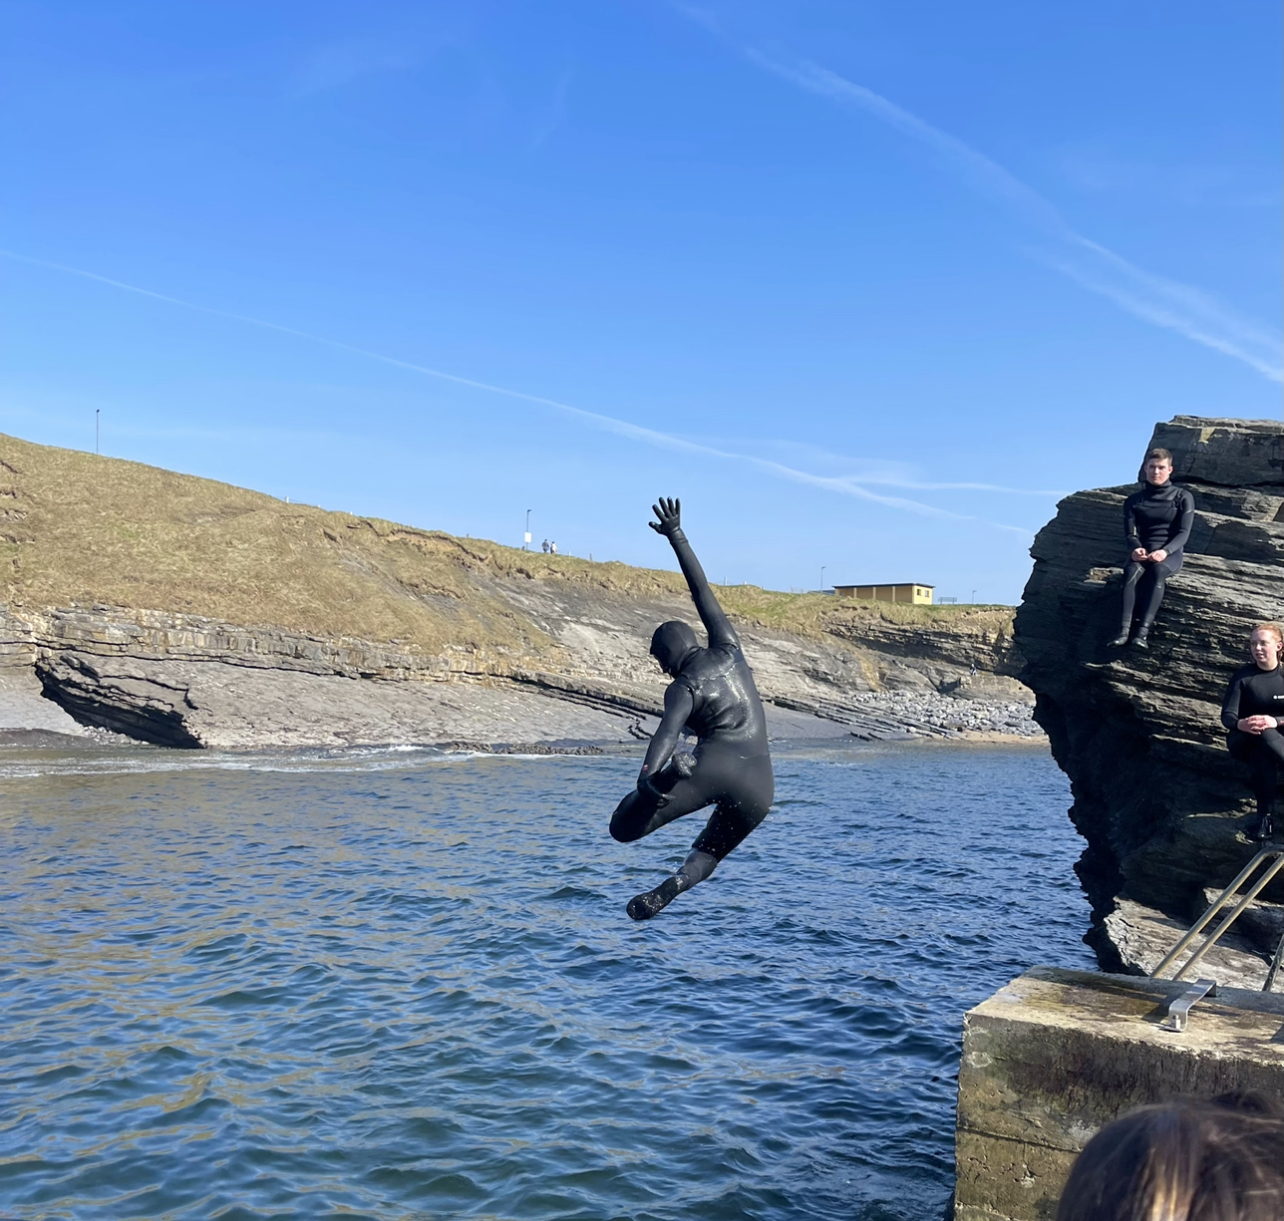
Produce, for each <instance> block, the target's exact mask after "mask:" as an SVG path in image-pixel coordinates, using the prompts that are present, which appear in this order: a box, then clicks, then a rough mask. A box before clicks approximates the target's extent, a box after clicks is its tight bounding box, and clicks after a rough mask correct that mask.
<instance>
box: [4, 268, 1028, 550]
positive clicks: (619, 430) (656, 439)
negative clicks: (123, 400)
mask: <svg viewBox="0 0 1284 1221" xmlns="http://www.w3.org/2000/svg"><path fill="white" fill-rule="evenodd" d="M0 257H2V258H7V259H14V260H17V261H18V262H22V263H27V264H29V265H31V266H34V267H44V268H47V269H49V270H52V271H60V272H64V273H65V274H67V275H73V276H79V277H81V278H82V279H86V280H93V281H95V282H96V283H98V284H106V285H109V286H110V287H112V288H117V289H120V290H121V291H122V292H128V293H135V294H137V295H138V296H141V297H148V298H150V299H151V300H154V301H163V302H165V303H166V304H169V305H176V306H179V307H180V308H182V309H187V310H194V311H196V312H197V313H201V314H207V315H210V316H212V317H215V318H228V319H231V320H232V321H234V322H241V323H245V324H246V325H247V326H255V327H262V328H263V329H265V330H269V331H275V332H277V333H278V334H281V335H289V336H291V337H293V338H295V339H303V340H306V341H307V342H309V343H317V344H321V345H323V346H325V347H328V348H333V349H335V350H336V351H340V352H350V353H352V354H353V355H355V356H362V357H365V358H366V359H367V360H374V361H378V362H379V363H380V364H385V365H391V366H392V367H393V368H396V369H405V370H407V371H409V372H412V373H421V374H423V375H424V376H425V377H432V378H436V379H437V380H439V381H445V382H451V383H453V384H454V385H457V386H466V387H468V388H469V389H472V390H480V391H483V392H485V393H487V394H497V395H502V396H503V397H505V398H511V399H519V400H521V401H522V402H526V403H536V404H538V405H539V406H542V407H548V408H551V409H553V410H554V411H558V412H561V413H563V414H565V415H567V416H569V417H571V418H572V419H575V420H578V421H580V422H581V423H583V424H586V425H588V426H590V427H593V428H596V429H599V430H601V431H603V432H609V433H614V434H615V435H616V436H620V437H625V438H627V439H629V440H632V441H640V442H643V443H644V444H647V445H651V446H655V447H658V448H662V449H670V450H676V451H679V452H682V453H688V454H699V455H702V456H705V457H711V458H719V459H722V460H724V461H728V462H737V463H742V464H745V465H748V466H750V467H753V468H754V469H757V470H760V471H764V472H765V473H767V474H770V475H774V476H776V477H777V478H780V479H786V480H789V481H790V482H793V483H800V484H806V485H808V486H810V487H816V488H823V489H824V490H825V491H829V492H835V493H837V494H839V495H842V496H849V497H852V498H854V499H857V500H864V501H869V502H871V503H873V504H880V505H884V506H886V507H888V508H892V509H900V510H903V511H905V512H909V513H916V514H921V515H923V516H927V517H938V518H952V519H954V520H956V521H974V522H978V523H980V524H982V525H986V526H989V527H992V528H994V529H996V530H1003V531H1006V532H1009V533H1013V534H1018V535H1020V536H1021V537H1022V538H1026V539H1028V538H1030V537H1031V531H1029V530H1026V529H1024V528H1023V527H1020V526H1009V525H1005V524H1003V523H1002V522H994V521H989V520H987V519H985V518H981V517H975V516H972V515H970V514H966V513H955V512H951V511H950V510H947V509H940V508H937V507H936V506H935V505H929V504H925V503H923V502H922V501H917V500H910V499H908V498H906V497H902V496H885V495H883V494H882V493H880V492H875V491H872V490H871V489H870V488H868V487H866V486H865V483H866V482H874V481H873V480H867V481H858V480H856V479H854V478H853V477H851V476H849V475H821V474H816V473H815V472H812V471H806V470H802V469H801V468H798V467H793V466H789V465H787V464H786V463H783V462H777V461H775V460H774V459H771V458H762V457H759V456H757V455H755V454H747V453H742V452H739V451H737V450H733V449H729V448H726V447H723V446H719V445H709V444H706V443H704V442H700V441H691V440H688V439H687V438H685V437H680V436H677V435H676V434H674V433H668V432H661V431H659V430H657V429H654V428H646V427H643V426H642V425H640V424H633V423H630V422H629V421H628V420H621V419H618V418H616V417H615V416H609V415H603V414H602V413H601V412H596V411H586V410H585V409H584V408H582V407H573V406H571V405H570V404H569V403H561V402H558V401H557V400H556V399H551V398H546V397H545V396H544V395H540V394H530V393H528V392H527V391H525V390H513V389H510V388H509V387H507V386H496V385H492V384H491V383H489V382H483V381H478V380H476V379H475V378H471V377H461V376H460V375H459V374H457V373H447V372H445V371H444V370H441V369H433V368H430V367H429V366H427V365H421V364H416V363H415V362H414V361H409V360H401V359H399V358H398V357H396V356H388V355H386V354H385V353H383V352H375V351H372V350H371V349H369V348H361V347H357V346H356V345H355V344H351V343H344V342H343V341H342V340H339V339H330V338H328V337H326V336H324V335H315V334H313V333H312V332H310V331H301V330H298V329H297V328H296V327H291V326H283V325H282V324H281V323H279V322H269V321H268V320H267V319H264V318H255V317H253V316H252V315H249V314H239V313H234V312H232V311H231V310H222V309H215V308H213V307H212V306H208V305H199V304H197V303H196V302H194V301H185V300H183V299H182V298H181V297H173V296H170V295H169V294H168V293H160V292H155V291H154V290H152V289H150V288H140V287H139V286H138V285H136V284H128V283H126V282H125V281H123V280H116V279H112V278H111V277H110V276H103V275H99V274H98V273H97V272H93V271H86V270H84V269H83V268H80V267H69V266H68V265H67V264H65V263H54V262H50V261H49V260H47V259H37V258H32V257H31V256H29V255H25V254H19V253H18V252H17V251H13V250H0ZM928 486H931V485H928ZM942 486H948V485H942Z"/></svg>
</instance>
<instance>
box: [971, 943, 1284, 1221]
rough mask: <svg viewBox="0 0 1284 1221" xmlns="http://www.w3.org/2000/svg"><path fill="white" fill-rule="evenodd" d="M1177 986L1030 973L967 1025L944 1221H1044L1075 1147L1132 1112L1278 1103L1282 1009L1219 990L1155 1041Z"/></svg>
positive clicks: (1271, 1000) (1283, 1066)
mask: <svg viewBox="0 0 1284 1221" xmlns="http://www.w3.org/2000/svg"><path fill="white" fill-rule="evenodd" d="M1189 986H1190V985H1189V983H1188V982H1186V981H1183V982H1181V983H1172V982H1170V981H1167V980H1154V979H1146V978H1142V977H1138V976H1132V975H1104V974H1095V973H1093V972H1089V971H1062V970H1058V969H1056V968H1053V967H1034V968H1032V969H1031V970H1029V971H1027V972H1026V973H1025V974H1024V975H1022V976H1020V977H1018V978H1017V979H1015V980H1013V981H1012V982H1011V983H1010V984H1008V985H1007V986H1006V987H1004V988H1001V989H1000V990H999V991H998V992H996V993H995V994H994V995H993V996H992V997H990V998H989V999H988V1000H986V1001H983V1002H982V1003H981V1004H979V1005H977V1006H976V1008H975V1009H972V1010H970V1011H969V1012H968V1013H967V1014H966V1015H965V1017H964V1019H963V1058H962V1062H961V1064H960V1066H959V1107H958V1130H957V1134H956V1141H955V1157H956V1168H957V1176H958V1177H957V1187H956V1191H955V1213H954V1215H955V1219H956V1221H1050V1219H1051V1218H1052V1217H1053V1216H1054V1215H1055V1213H1056V1208H1057V1201H1058V1200H1059V1199H1060V1196H1061V1188H1062V1186H1063V1185H1064V1183H1065V1180H1066V1176H1067V1175H1068V1174H1069V1172H1070V1167H1071V1166H1072V1165H1073V1164H1074V1160H1075V1158H1076V1157H1077V1156H1078V1153H1079V1151H1080V1150H1081V1149H1082V1148H1083V1146H1084V1144H1085V1143H1087V1141H1088V1139H1089V1138H1090V1137H1091V1136H1092V1135H1093V1133H1095V1132H1096V1131H1097V1129H1098V1128H1100V1127H1101V1126H1102V1125H1103V1124H1106V1123H1108V1122H1109V1121H1110V1120H1112V1119H1115V1118H1117V1117H1118V1116H1120V1115H1122V1114H1125V1113H1126V1112H1128V1111H1130V1110H1131V1109H1132V1108H1133V1107H1136V1106H1141V1105H1142V1104H1144V1103H1151V1102H1165V1101H1167V1100H1169V1099H1171V1098H1175V1097H1179V1096H1195V1097H1211V1096H1213V1095H1216V1094H1221V1093H1225V1092H1226V1091H1228V1090H1257V1091H1260V1092H1262V1093H1265V1094H1268V1095H1271V1096H1273V1097H1276V1098H1280V1099H1281V1100H1284V995H1280V994H1271V995H1265V994H1263V993H1260V992H1246V991H1243V990H1241V989H1234V988H1227V989H1220V990H1219V991H1218V994H1217V996H1216V997H1215V998H1206V999H1204V1000H1202V1001H1200V1002H1198V1003H1197V1004H1196V1005H1195V1006H1194V1008H1193V1009H1192V1010H1191V1012H1190V1018H1189V1023H1188V1025H1187V1028H1186V1030H1185V1031H1184V1032H1182V1033H1180V1034H1177V1033H1174V1032H1171V1031H1168V1030H1165V1029H1162V1028H1161V1027H1160V1022H1161V1021H1163V1019H1164V1018H1165V1017H1166V1016H1167V1013H1168V1006H1169V1004H1170V1003H1171V1002H1172V1001H1174V1000H1176V999H1177V998H1178V997H1179V996H1181V995H1182V993H1184V992H1185V991H1186V989H1187V988H1188V987H1189Z"/></svg>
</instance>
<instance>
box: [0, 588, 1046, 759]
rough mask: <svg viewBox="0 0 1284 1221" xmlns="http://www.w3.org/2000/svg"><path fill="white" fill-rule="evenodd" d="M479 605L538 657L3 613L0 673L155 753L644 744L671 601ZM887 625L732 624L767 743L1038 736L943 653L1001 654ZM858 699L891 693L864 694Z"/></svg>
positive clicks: (180, 617) (142, 616)
mask: <svg viewBox="0 0 1284 1221" xmlns="http://www.w3.org/2000/svg"><path fill="white" fill-rule="evenodd" d="M495 592H497V598H496V600H498V599H499V598H501V597H502V598H504V599H506V600H508V601H510V602H511V604H512V605H513V606H514V607H515V609H517V610H520V611H521V612H522V613H524V614H525V615H527V616H529V617H530V618H531V620H532V621H533V622H534V623H536V624H537V626H538V629H539V631H540V632H542V633H544V634H546V635H547V637H548V638H549V639H550V640H551V641H553V642H554V648H553V649H546V650H545V651H544V652H543V653H539V654H534V653H532V654H519V653H514V652H512V651H506V650H503V649H479V648H471V649H465V648H454V647H447V648H446V649H445V650H443V651H442V652H440V653H428V652H426V651H424V650H422V649H420V648H416V647H414V646H412V645H406V644H404V643H402V644H396V643H376V642H372V641H368V640H358V639H353V638H348V637H340V638H335V637H325V636H316V635H308V634H304V633H300V632H291V631H288V630H286V629H284V628H280V627H273V626H259V627H246V626H243V625H237V624H232V623H227V622H224V621H222V620H218V619H212V618H208V617H202V616H196V615H184V614H175V613H171V612H165V611H155V610H131V609H128V608H124V607H113V606H108V605H103V604H98V605H89V606H84V605H80V606H72V607H61V608H53V609H51V610H47V611H42V612H30V611H25V612H23V613H22V614H17V613H13V612H10V613H8V614H2V613H0V664H3V665H6V666H7V667H8V668H9V669H10V670H12V671H13V672H14V673H15V674H16V673H18V672H19V671H21V670H24V669H25V670H27V672H28V673H34V675H35V676H36V678H38V680H39V682H40V683H41V684H43V689H44V693H45V695H46V697H47V699H48V700H49V701H52V702H53V703H54V704H56V705H58V706H59V707H60V708H61V709H62V710H64V712H65V713H69V714H70V715H71V717H73V718H75V722H76V723H79V724H80V725H82V726H91V727H95V728H97V729H104V730H108V731H111V732H113V733H117V734H124V735H126V736H128V737H131V738H134V739H136V740H140V741H144V742H151V743H154V744H157V745H161V746H176V747H222V748H240V747H252V748H263V747H309V746H320V747H333V746H364V745H381V744H385V743H416V744H441V743H461V744H462V743H467V744H470V745H496V744H539V743H544V744H553V743H578V744H584V743H597V744H609V743H620V742H632V741H637V740H643V739H645V738H646V737H647V736H649V734H650V732H652V731H653V729H654V727H655V724H656V719H657V717H658V715H659V713H660V712H661V710H662V707H663V692H664V684H665V681H666V680H665V679H664V676H663V675H662V674H661V673H660V672H659V670H658V668H657V667H656V666H655V664H654V662H652V661H651V659H650V658H649V657H648V656H647V652H646V646H647V641H648V640H649V637H650V632H651V629H652V627H653V625H654V624H655V623H656V622H659V621H662V620H664V619H669V618H673V617H675V615H678V614H681V613H682V612H683V611H684V610H685V609H686V607H684V605H683V604H682V603H681V601H680V600H678V599H676V598H674V599H670V600H669V601H667V602H665V601H659V600H656V599H639V598H631V599H629V598H618V597H617V598H608V597H604V596H602V595H601V594H598V595H597V596H591V595H590V594H589V593H585V592H584V591H582V590H577V589H575V588H574V587H569V586H566V585H556V584H552V583H549V584H547V585H543V586H541V585H540V584H538V583H535V582H527V583H526V585H525V586H519V587H514V588H511V589H510V588H509V587H507V586H506V585H504V584H503V583H500V582H496V583H495ZM895 626H896V625H887V626H886V627H884V628H883V630H882V635H881V636H880V637H879V644H880V645H881V648H880V649H879V650H871V649H869V648H861V647H860V646H859V645H856V644H855V643H854V642H849V639H848V638H847V637H842V636H835V637H834V638H833V639H823V638H822V639H817V638H814V637H813V638H804V637H801V636H798V635H794V634H791V633H788V632H782V631H771V630H767V629H762V628H759V627H751V626H748V625H745V626H743V627H742V629H741V630H742V635H743V639H744V642H745V648H746V651H747V652H748V653H749V655H750V656H751V657H752V658H753V665H754V669H755V673H756V675H757V680H758V685H759V688H760V690H761V692H762V695H763V698H764V700H765V701H766V702H767V712H768V724H769V729H770V732H771V734H772V736H773V738H777V739H779V738H808V739H814V738H839V737H851V736H855V737H858V738H864V739H871V738H875V739H885V738H903V737H906V736H920V737H939V738H952V737H973V738H975V737H980V738H983V739H984V738H987V737H990V736H993V735H996V734H997V735H1000V736H1003V737H1005V738H1007V737H1026V736H1029V735H1031V734H1035V735H1039V731H1038V729H1037V727H1036V726H1035V725H1034V724H1033V722H1032V721H1031V720H1030V707H1029V703H1028V699H1029V696H1028V693H1027V692H1025V690H1024V688H1020V687H1019V685H1018V684H1017V683H1016V681H1015V680H1014V679H1012V678H1010V677H1006V676H1004V675H1001V674H995V673H994V672H993V670H992V669H991V670H989V671H988V672H987V671H986V670H983V669H981V668H980V667H979V666H978V667H977V672H976V673H975V674H969V673H968V672H967V671H966V670H964V669H963V667H962V665H961V664H960V662H959V661H957V660H953V659H952V658H951V656H950V654H949V650H950V649H951V647H952V648H953V649H954V652H955V653H956V654H957V655H958V656H959V657H964V658H970V657H975V658H976V661H979V662H981V663H983V664H984V663H987V662H988V664H989V666H991V667H994V666H996V665H998V664H1001V663H1003V662H1006V661H1007V660H1008V659H1009V658H1010V657H1011V656H1012V654H1011V649H1010V639H1008V638H1005V639H1004V640H1002V641H998V642H997V644H998V647H997V648H996V647H995V646H996V641H995V640H994V639H992V638H991V637H992V636H994V635H996V634H994V633H991V634H989V635H987V634H985V633H982V632H976V631H967V630H963V631H958V632H956V633H955V637H956V639H955V641H954V643H953V645H952V646H951V642H950V638H949V633H948V632H945V631H938V632H936V633H935V634H934V635H933V637H932V638H930V639H924V640H920V639H919V636H920V635H921V634H922V633H921V632H919V629H917V628H915V627H914V626H913V625H909V627H908V628H907V630H906V631H905V633H904V636H905V638H904V639H898V638H897V636H896V634H895V630H894V629H895ZM986 650H989V652H988V653H987V652H986ZM924 654H926V655H924ZM972 664H973V665H975V664H976V662H975V661H974V662H973V663H972ZM889 675H890V676H892V677H894V678H896V680H897V681H896V682H888V681H887V680H888V676H889ZM874 683H877V684H879V685H880V686H883V685H885V686H886V687H890V688H891V689H890V690H887V689H885V690H882V691H878V690H871V686H872V685H873V684H874ZM3 695H4V691H3V690H0V697H3ZM1014 695H1015V696H1024V699H1022V698H1014ZM0 702H2V700H0ZM2 711H3V709H2V707H0V712H2ZM52 711H54V709H52V708H51V712H52ZM42 724H43V722H42ZM68 724H72V722H70V721H69V722H68ZM1039 736H1041V735H1039Z"/></svg>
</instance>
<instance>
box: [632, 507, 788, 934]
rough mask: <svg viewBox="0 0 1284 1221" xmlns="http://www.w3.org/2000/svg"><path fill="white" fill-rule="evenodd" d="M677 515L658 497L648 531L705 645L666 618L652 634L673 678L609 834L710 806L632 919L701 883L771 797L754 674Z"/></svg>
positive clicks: (638, 901) (635, 905)
mask: <svg viewBox="0 0 1284 1221" xmlns="http://www.w3.org/2000/svg"><path fill="white" fill-rule="evenodd" d="M680 512H681V507H680V504H679V502H677V501H666V500H661V501H660V503H659V505H657V506H656V508H655V513H656V516H657V517H658V518H659V519H660V521H659V524H658V525H657V524H656V523H652V527H653V528H654V529H655V530H657V531H658V532H659V533H661V534H663V535H665V536H666V537H667V538H668V540H669V542H670V543H671V544H672V545H673V550H674V552H675V553H676V554H677V557H678V563H679V564H680V565H681V567H682V573H683V575H684V576H685V577H686V579H687V585H688V587H689V588H690V590H691V598H692V600H693V601H694V602H695V605H696V610H697V611H698V612H699V615H700V619H701V621H702V622H703V624H704V627H705V630H706V631H707V632H708V634H709V647H708V648H704V649H702V648H700V647H699V645H698V644H697V642H696V637H695V633H694V632H693V631H692V630H691V628H690V627H688V626H687V625H686V624H685V623H681V622H677V621H673V622H670V623H664V624H661V625H660V627H658V628H657V629H656V632H655V635H654V636H653V637H652V639H651V654H652V656H654V657H655V659H656V660H657V661H658V662H659V663H660V665H661V667H663V669H664V670H665V672H666V673H667V674H670V675H672V676H673V682H672V683H670V684H669V688H668V690H667V691H665V693H664V716H663V717H662V718H661V720H660V724H659V727H658V728H657V729H656V731H655V736H654V737H653V738H652V739H651V745H650V747H649V748H648V750H647V752H646V759H645V760H644V762H643V764H642V770H641V772H640V773H639V775H638V784H637V789H636V791H635V792H632V793H629V794H628V795H627V796H626V797H625V798H624V800H623V801H621V802H620V804H619V806H618V807H617V808H616V811H615V813H614V814H613V815H612V816H611V834H612V836H614V837H615V838H616V839H617V840H620V841H621V842H624V843H628V842H630V841H632V840H636V839H641V838H642V837H643V836H644V835H650V834H651V832H652V831H655V830H656V829H657V828H659V827H663V826H664V825H665V824H666V823H670V822H672V821H673V820H674V819H675V818H681V817H682V816H683V815H684V814H690V813H693V812H694V811H695V810H699V809H702V808H703V807H705V806H707V805H710V804H713V806H714V810H713V813H712V814H711V815H710V816H709V821H708V823H707V824H706V826H705V828H704V830H703V831H701V832H700V834H699V835H698V836H697V837H696V841H695V843H694V845H692V850H691V853H690V855H689V856H688V857H687V859H686V861H685V862H684V863H683V866H682V868H681V869H680V870H679V871H678V873H676V874H674V875H673V876H672V877H670V878H667V879H666V880H665V881H664V882H662V883H661V884H660V885H659V886H658V887H656V889H655V890H652V891H648V892H647V893H646V894H641V895H638V896H637V897H636V898H634V899H633V900H632V901H631V902H630V903H629V906H628V912H629V915H630V916H632V917H633V919H635V920H646V919H649V918H650V917H651V916H654V915H655V914H656V913H657V912H658V911H660V910H661V909H662V908H663V907H665V906H666V905H667V904H668V903H670V902H671V901H672V900H673V899H674V898H676V897H677V896H678V895H679V894H681V893H682V892H683V891H684V890H688V889H690V888H691V887H692V886H694V885H695V884H696V883H697V882H702V881H704V879H705V878H707V877H708V876H709V874H711V873H712V872H713V870H714V868H715V866H716V865H717V864H718V862H719V861H721V860H722V858H723V857H725V856H726V855H727V853H729V852H730V851H731V850H732V849H733V848H735V847H736V845H737V844H739V843H740V842H741V840H743V839H744V838H745V836H746V835H748V834H749V832H750V831H752V830H753V829H754V828H755V827H756V826H757V825H758V824H759V823H760V822H762V820H763V819H764V818H766V817H767V811H768V810H769V809H770V808H771V802H772V799H773V797H774V796H775V779H774V777H773V775H772V771H771V754H770V752H769V750H768V748H767V721H766V717H765V716H764V714H763V710H762V700H761V699H760V698H759V696H758V689H757V687H755V686H754V681H753V673H752V671H751V670H750V669H749V664H748V662H746V661H745V657H744V653H743V652H741V649H740V638H739V637H738V636H737V635H736V631H735V628H733V627H732V626H731V623H730V621H729V620H728V619H727V616H726V615H725V614H724V613H723V610H722V607H720V606H719V605H718V601H717V599H716V598H715V597H714V596H713V592H712V591H711V590H710V588H709V582H708V581H707V580H706V578H705V575H704V570H703V569H702V568H701V567H700V561H699V560H697V559H696V557H695V553H694V552H693V551H692V550H691V544H690V543H688V542H687V538H686V535H685V534H683V532H682V528H681V525H680V524H679V522H680ZM684 729H685V731H686V732H687V733H689V734H694V735H695V737H696V738H697V740H698V744H697V746H696V748H695V752H694V757H693V756H691V755H686V754H679V755H676V756H675V755H674V751H675V749H676V747H677V745H678V739H679V737H680V736H681V734H682V733H683V731H684Z"/></svg>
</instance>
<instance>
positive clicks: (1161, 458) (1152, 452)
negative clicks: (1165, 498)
mask: <svg viewBox="0 0 1284 1221" xmlns="http://www.w3.org/2000/svg"><path fill="white" fill-rule="evenodd" d="M1147 462H1167V463H1168V465H1169V466H1170V467H1171V466H1172V464H1173V456H1172V454H1170V453H1169V452H1168V451H1167V450H1166V449H1163V448H1161V447H1160V446H1158V445H1156V446H1155V447H1154V449H1148V450H1146V456H1145V457H1144V458H1143V459H1142V460H1141V466H1140V467H1139V468H1138V470H1137V482H1138V483H1145V482H1146V463H1147Z"/></svg>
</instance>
